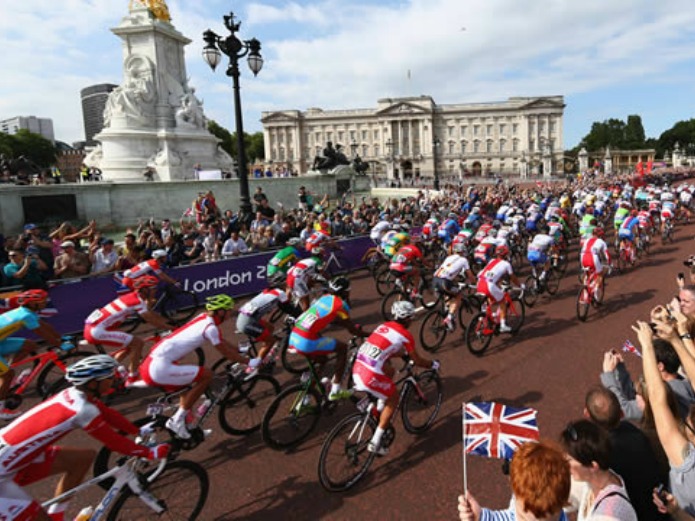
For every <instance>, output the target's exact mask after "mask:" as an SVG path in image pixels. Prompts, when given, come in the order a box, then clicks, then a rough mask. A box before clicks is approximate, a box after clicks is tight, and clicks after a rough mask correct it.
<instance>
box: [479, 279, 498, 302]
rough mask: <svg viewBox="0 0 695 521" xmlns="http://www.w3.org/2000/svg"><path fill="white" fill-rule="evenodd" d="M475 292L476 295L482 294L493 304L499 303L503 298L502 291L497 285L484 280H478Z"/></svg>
mask: <svg viewBox="0 0 695 521" xmlns="http://www.w3.org/2000/svg"><path fill="white" fill-rule="evenodd" d="M475 290H476V292H477V293H482V294H483V295H485V296H486V297H488V298H491V299H492V300H494V301H495V302H500V301H501V300H502V299H503V298H504V290H503V289H502V288H500V287H499V286H498V285H497V284H493V283H492V282H490V281H488V280H486V279H484V278H482V279H480V280H478V286H477V287H476V289H475Z"/></svg>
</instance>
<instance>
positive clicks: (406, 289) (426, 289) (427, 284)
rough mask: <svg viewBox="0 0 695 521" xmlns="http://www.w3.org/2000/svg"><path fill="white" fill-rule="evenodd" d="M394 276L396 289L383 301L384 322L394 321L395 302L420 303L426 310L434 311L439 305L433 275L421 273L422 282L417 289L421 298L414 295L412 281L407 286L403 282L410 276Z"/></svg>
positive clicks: (425, 272) (423, 271)
mask: <svg viewBox="0 0 695 521" xmlns="http://www.w3.org/2000/svg"><path fill="white" fill-rule="evenodd" d="M415 269H417V268H415ZM393 275H394V284H395V286H396V287H395V289H393V290H391V291H389V292H388V293H387V294H386V295H384V297H383V298H382V299H381V316H382V317H384V320H386V321H389V320H393V317H392V316H391V306H393V303H394V302H397V301H400V300H407V301H409V302H412V303H413V304H415V303H416V302H417V301H419V302H420V304H421V305H422V307H423V308H425V309H432V308H433V307H434V306H435V305H436V304H437V295H436V292H435V290H434V288H433V287H432V274H431V273H430V272H427V271H425V270H422V271H421V276H420V282H419V284H418V289H417V292H418V295H419V296H417V297H416V296H414V295H413V287H412V279H409V281H408V283H407V284H406V283H405V282H404V280H403V279H405V278H406V277H407V276H408V274H405V273H403V274H399V275H398V276H396V275H395V274H393Z"/></svg>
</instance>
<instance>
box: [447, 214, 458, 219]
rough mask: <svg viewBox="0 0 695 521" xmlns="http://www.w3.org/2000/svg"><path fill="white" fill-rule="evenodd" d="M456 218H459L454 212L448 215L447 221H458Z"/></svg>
mask: <svg viewBox="0 0 695 521" xmlns="http://www.w3.org/2000/svg"><path fill="white" fill-rule="evenodd" d="M458 218H459V216H458V215H456V214H455V213H454V212H450V213H449V219H454V220H458Z"/></svg>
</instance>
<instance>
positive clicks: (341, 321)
mask: <svg viewBox="0 0 695 521" xmlns="http://www.w3.org/2000/svg"><path fill="white" fill-rule="evenodd" d="M349 297H350V281H349V280H348V279H347V278H346V277H337V278H335V279H333V280H331V281H330V282H329V283H328V287H327V288H326V291H325V293H324V294H323V296H321V297H320V298H319V299H318V300H316V301H315V302H314V303H313V304H312V306H311V307H310V308H309V309H307V310H306V311H305V312H304V313H302V314H301V315H299V317H298V318H297V320H296V322H295V323H294V328H293V329H292V333H291V334H290V342H289V347H290V348H291V349H294V350H295V351H296V352H298V353H301V354H303V355H304V356H312V357H314V356H322V355H327V354H328V353H332V352H334V351H335V353H336V366H335V373H334V374H333V379H332V381H331V391H330V394H329V396H328V399H329V400H331V401H336V400H340V399H343V398H347V397H350V396H351V395H352V392H351V391H349V390H344V389H342V387H341V377H342V374H343V372H344V371H345V363H346V361H347V344H346V343H345V342H344V341H342V340H337V339H335V338H331V337H328V336H321V334H322V333H323V331H324V330H325V329H326V327H327V326H328V325H329V324H331V323H333V322H336V323H337V324H338V325H339V326H341V327H343V328H345V329H347V330H348V331H349V332H350V333H352V334H353V335H357V336H361V337H365V336H367V335H366V334H365V332H364V331H363V330H362V328H361V327H360V326H358V325H357V324H354V323H353V322H352V320H350V314H349V313H350V306H349V303H348V301H349Z"/></svg>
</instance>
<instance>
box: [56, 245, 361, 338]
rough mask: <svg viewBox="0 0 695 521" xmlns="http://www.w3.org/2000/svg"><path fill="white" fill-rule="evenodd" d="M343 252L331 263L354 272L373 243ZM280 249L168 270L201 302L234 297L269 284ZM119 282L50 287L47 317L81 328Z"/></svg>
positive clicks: (62, 326) (66, 328) (66, 329)
mask: <svg viewBox="0 0 695 521" xmlns="http://www.w3.org/2000/svg"><path fill="white" fill-rule="evenodd" d="M338 244H339V245H340V247H341V248H342V251H341V252H337V253H332V252H330V251H329V252H328V254H327V255H328V256H329V258H328V261H327V263H328V265H329V267H331V268H337V267H338V266H337V264H336V263H338V264H340V266H341V267H342V269H347V270H348V271H353V270H356V269H359V268H361V267H362V256H363V255H364V253H365V252H366V251H367V249H369V248H370V247H371V246H373V245H374V243H373V242H372V241H371V239H369V237H366V236H359V237H354V238H349V239H343V240H340V241H338ZM276 253H277V250H275V251H270V252H267V253H258V254H254V255H244V256H241V257H236V258H233V259H225V260H221V261H216V262H205V263H201V264H193V265H190V266H181V267H178V268H173V269H171V270H167V273H168V274H169V275H171V276H172V277H173V278H175V279H176V280H178V281H180V282H181V286H182V287H183V289H185V290H188V291H195V292H196V293H197V294H198V297H199V299H200V301H201V302H203V301H204V300H205V297H208V296H210V295H216V294H218V293H226V294H228V295H231V296H233V297H239V296H243V295H249V294H253V293H259V292H260V291H262V290H263V289H264V288H265V287H266V282H265V269H266V266H267V264H268V261H269V260H270V259H271V258H272V257H273V255H275V254H276ZM117 287H118V286H117V284H116V282H115V281H114V279H113V277H112V276H108V277H97V278H87V279H75V280H74V281H69V282H65V283H63V284H59V285H57V286H55V287H53V288H51V289H50V291H49V293H50V296H51V301H52V303H53V306H54V307H55V308H57V309H58V314H57V315H56V316H53V317H51V318H49V319H48V322H50V323H51V324H53V325H54V326H55V327H56V329H57V330H58V331H59V332H60V333H63V334H66V333H74V332H77V331H82V329H83V327H84V319H85V318H86V317H87V315H89V314H90V313H91V312H92V311H93V310H94V309H97V308H100V307H103V306H104V305H106V304H108V303H109V302H110V301H111V300H113V299H115V298H116V296H117V294H116V289H117Z"/></svg>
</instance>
